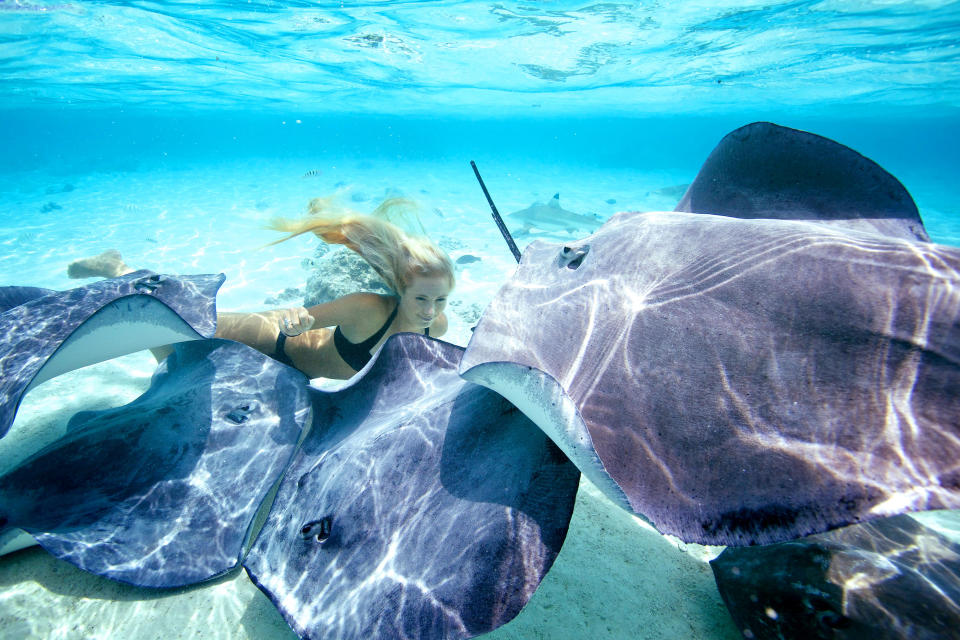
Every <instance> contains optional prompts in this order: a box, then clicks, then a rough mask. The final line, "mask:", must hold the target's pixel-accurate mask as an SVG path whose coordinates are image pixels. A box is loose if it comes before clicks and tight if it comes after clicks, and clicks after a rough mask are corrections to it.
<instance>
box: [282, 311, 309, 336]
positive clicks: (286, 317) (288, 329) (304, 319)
mask: <svg viewBox="0 0 960 640" xmlns="http://www.w3.org/2000/svg"><path fill="white" fill-rule="evenodd" d="M277 325H278V326H279V328H280V331H281V333H285V334H286V335H287V337H289V338H292V337H294V336H298V335H300V334H301V333H303V332H304V331H306V330H307V329H309V328H310V327H312V326H313V316H311V315H310V313H309V312H308V311H307V309H306V308H305V307H294V308H293V309H284V310H282V311H280V318H279V320H278V321H277Z"/></svg>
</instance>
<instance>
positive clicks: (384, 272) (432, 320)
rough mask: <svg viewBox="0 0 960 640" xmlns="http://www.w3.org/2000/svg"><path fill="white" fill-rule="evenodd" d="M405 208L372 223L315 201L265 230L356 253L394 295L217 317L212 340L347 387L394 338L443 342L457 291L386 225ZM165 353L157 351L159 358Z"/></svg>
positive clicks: (418, 242) (392, 208)
mask: <svg viewBox="0 0 960 640" xmlns="http://www.w3.org/2000/svg"><path fill="white" fill-rule="evenodd" d="M410 207H411V203H410V202H409V201H406V200H403V199H398V198H394V199H390V200H387V201H385V202H384V203H383V204H381V205H380V206H379V207H377V209H376V210H375V211H374V212H373V214H372V215H362V214H358V213H355V212H351V211H349V210H346V209H341V208H339V207H337V206H336V205H334V204H333V202H332V199H331V198H317V199H315V200H313V201H311V203H310V208H309V212H310V215H309V216H307V217H306V218H303V219H300V220H287V219H277V220H274V221H272V222H271V223H270V225H269V226H270V228H273V229H276V230H278V231H285V232H287V233H288V235H287V236H286V237H285V238H281V239H280V240H277V241H275V242H273V243H271V244H276V243H279V242H283V241H285V240H289V239H290V238H293V237H296V236H299V235H301V234H304V233H310V232H312V233H314V234H315V235H316V236H317V237H319V238H320V239H321V240H323V241H324V242H326V243H328V244H342V245H344V246H346V247H347V248H349V249H351V250H353V251H355V252H356V253H357V254H359V255H360V257H361V258H363V259H364V260H365V261H366V262H367V264H369V265H370V266H371V267H372V268H373V270H374V271H375V272H376V273H377V274H378V275H379V276H380V277H381V278H382V279H383V281H384V283H386V285H387V286H388V287H389V289H390V290H391V291H392V292H394V293H393V295H381V294H377V293H352V294H349V295H346V296H343V297H341V298H337V299H336V300H332V301H330V302H325V303H323V304H318V305H315V306H312V307H309V308H306V307H295V308H291V309H282V310H275V311H261V312H255V313H231V312H224V313H218V314H217V332H216V336H215V337H217V338H226V339H229V340H235V341H237V342H242V343H244V344H246V345H249V346H251V347H253V348H254V349H256V350H258V351H260V352H261V353H264V354H266V355H268V356H271V357H273V358H275V359H276V360H279V361H280V362H283V363H284V364H289V365H291V366H293V367H296V368H297V369H299V370H300V371H302V372H303V373H305V374H306V375H307V376H309V377H311V378H319V377H324V378H340V379H345V378H349V377H350V376H352V375H353V374H354V373H356V372H357V371H359V370H360V369H362V368H363V366H364V365H365V364H366V363H367V362H368V361H369V360H370V357H371V354H372V353H373V352H375V351H376V350H377V349H378V348H379V347H380V345H382V344H383V343H384V342H385V341H386V340H387V338H389V337H390V336H392V335H394V334H396V333H401V332H404V331H408V332H413V333H420V334H424V335H428V336H431V337H440V336H442V335H443V334H444V333H446V331H447V317H446V315H445V314H444V308H445V306H446V302H447V296H449V295H450V292H451V291H452V290H453V287H454V284H455V281H454V275H453V264H452V262H451V261H450V258H449V256H447V254H446V253H445V252H444V251H443V250H442V249H440V248H439V247H437V246H436V245H435V244H433V242H431V241H430V240H429V238H427V237H426V236H425V235H414V234H408V233H406V232H405V231H403V230H402V229H401V228H400V227H398V226H396V225H394V224H392V223H391V222H389V221H388V220H387V218H388V217H389V216H391V215H398V214H399V215H402V214H404V213H405V211H406V210H409V209H410ZM132 271H133V269H131V268H130V267H129V266H127V265H126V264H125V263H124V261H123V258H122V256H121V255H120V254H119V253H118V252H116V251H108V252H106V253H103V254H101V255H99V256H95V257H93V258H86V259H83V260H78V261H75V262H73V263H71V264H70V266H69V267H68V268H67V273H68V275H69V276H70V277H71V278H85V277H92V276H101V277H107V278H111V277H117V276H120V275H123V274H125V273H130V272H132ZM168 352H169V351H159V350H155V351H154V353H155V355H157V356H158V358H159V357H162V356H165V355H166V353H168Z"/></svg>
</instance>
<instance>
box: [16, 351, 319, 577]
mask: <svg viewBox="0 0 960 640" xmlns="http://www.w3.org/2000/svg"><path fill="white" fill-rule="evenodd" d="M310 411H311V409H310V402H309V399H308V393H307V379H306V377H305V376H304V375H303V374H302V373H300V372H298V371H296V370H295V369H292V368H290V367H286V366H284V365H281V364H279V363H277V362H274V361H273V360H270V359H269V358H266V357H265V356H263V355H262V354H260V353H258V352H256V351H254V350H253V349H251V348H249V347H247V346H244V345H241V344H239V343H236V342H230V341H225V340H208V341H196V342H187V343H183V344H179V345H176V346H175V348H174V353H173V354H172V355H170V356H169V357H167V358H165V359H164V360H163V362H162V363H161V364H160V366H159V367H158V369H157V372H156V373H155V374H154V377H153V379H152V381H151V386H150V388H149V389H148V390H147V391H146V392H145V393H144V394H143V395H142V396H141V397H139V398H138V399H136V400H135V401H133V402H131V403H130V404H127V405H125V406H122V407H118V408H115V409H110V410H106V411H95V412H92V411H91V412H80V413H78V414H76V415H75V416H74V417H73V418H72V419H71V420H70V422H69V424H68V431H67V434H66V435H65V436H64V437H63V438H61V439H60V440H58V441H56V442H55V443H53V444H52V445H50V446H48V447H46V448H45V449H43V450H41V451H39V452H38V453H36V454H35V455H34V456H32V457H31V458H29V459H27V460H26V461H24V462H23V463H22V464H20V465H19V466H18V467H16V468H14V469H13V470H11V471H10V472H9V473H7V474H5V475H4V476H2V477H0V537H3V532H4V530H5V529H6V530H9V529H12V528H14V527H16V528H19V529H23V530H25V531H27V532H29V533H31V534H32V535H33V536H34V537H35V538H36V540H37V542H38V543H39V544H40V545H41V546H42V547H43V548H45V549H46V550H47V551H49V552H50V553H52V554H53V555H54V556H56V557H58V558H61V559H63V560H66V561H67V562H70V563H71V564H74V565H76V566H77V567H79V568H81V569H83V570H85V571H89V572H91V573H94V574H97V575H101V576H104V577H107V578H111V579H114V580H119V581H121V582H127V583H130V584H134V585H138V586H144V587H177V586H183V585H189V584H194V583H197V582H201V581H204V580H208V579H210V578H213V577H216V576H218V575H220V574H222V573H224V572H226V571H229V570H230V569H232V568H234V567H236V566H237V564H238V563H239V561H240V554H241V551H242V546H243V543H244V540H245V538H246V536H247V533H248V530H249V529H250V525H251V523H252V522H253V519H254V515H255V513H256V511H257V509H258V508H259V507H260V504H261V502H262V501H263V499H264V497H265V496H266V495H267V492H268V491H269V490H270V488H271V486H272V485H273V484H274V483H275V482H276V481H277V479H278V478H279V477H280V474H281V473H282V471H283V469H284V468H285V467H286V464H287V463H288V462H289V460H290V456H291V454H292V453H293V450H294V447H295V445H296V443H297V440H298V438H299V437H300V434H301V430H302V429H303V427H305V426H306V425H308V424H309V421H310V417H311V413H310Z"/></svg>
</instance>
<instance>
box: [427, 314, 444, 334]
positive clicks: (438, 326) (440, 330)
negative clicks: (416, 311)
mask: <svg viewBox="0 0 960 640" xmlns="http://www.w3.org/2000/svg"><path fill="white" fill-rule="evenodd" d="M446 332H447V314H446V313H444V312H443V311H441V312H440V313H439V314H437V317H436V319H435V320H434V321H433V324H432V325H430V337H431V338H439V337H440V336H442V335H443V334H445V333H446Z"/></svg>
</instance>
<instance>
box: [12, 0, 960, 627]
mask: <svg viewBox="0 0 960 640" xmlns="http://www.w3.org/2000/svg"><path fill="white" fill-rule="evenodd" d="M757 120H766V121H772V122H776V123H777V124H781V125H785V126H789V127H795V128H799V129H804V130H807V131H811V132H814V133H817V134H820V135H824V136H827V137H829V138H832V139H834V140H836V141H838V142H841V143H843V144H845V145H848V146H850V147H852V148H854V149H855V150H857V151H859V152H860V153H862V154H864V155H866V156H867V157H869V158H871V159H873V160H875V161H876V162H878V163H879V164H880V165H881V166H883V167H884V168H885V169H887V170H888V171H890V172H891V173H892V174H893V175H895V176H896V177H897V178H899V179H900V180H901V182H903V184H904V185H905V186H906V188H907V189H908V191H909V192H910V193H911V195H912V196H913V197H914V199H915V200H916V202H917V204H918V206H919V209H920V212H921V215H922V217H923V220H924V223H925V225H926V226H927V229H928V231H929V233H930V235H931V237H932V238H933V240H934V241H935V242H940V243H945V244H950V245H954V246H960V215H958V213H960V180H958V175H960V2H949V1H941V0H927V1H913V2H911V1H904V2H893V1H884V0H872V1H861V0H796V1H788V0H779V1H778V0H768V1H766V2H750V1H748V2H741V1H734V0H715V1H709V0H697V1H689V0H677V1H674V2H659V1H650V2H590V1H589V0H584V1H581V2H572V1H568V0H556V1H550V0H544V1H539V2H537V1H532V0H531V1H526V2H514V1H501V2H488V1H465V0H464V1H457V0H425V1H407V2H390V1H372V0H371V1H362V2H348V1H343V2H339V1H338V2H305V1H304V2H227V1H219V2H217V1H214V2H206V3H202V4H198V3H193V2H178V1H159V0H158V1H136V2H53V1H51V2H40V1H37V2H27V1H16V0H14V1H11V0H0V281H2V283H3V284H24V285H33V286H44V287H51V288H57V289H65V288H68V287H72V286H76V285H77V281H75V280H70V279H68V278H67V277H66V264H67V263H68V262H69V261H71V260H73V259H76V258H81V257H84V256H87V255H91V254H95V253H99V252H101V251H104V250H107V249H111V248H116V249H118V250H120V251H121V252H122V253H123V255H124V257H125V258H126V259H127V261H128V262H129V263H130V264H131V265H133V266H136V267H146V268H150V269H154V270H156V271H166V272H173V273H211V272H213V273H216V272H221V271H222V272H224V273H226V274H227V278H228V279H227V282H226V284H225V286H224V288H223V290H222V294H221V296H220V297H219V298H218V303H219V305H220V307H221V308H222V309H232V310H241V309H245V310H255V309H260V308H265V307H272V306H274V307H275V306H283V305H290V304H299V301H301V300H302V296H303V293H304V283H305V279H306V275H307V269H308V265H305V260H308V259H309V257H310V256H311V255H312V252H313V250H314V248H315V241H311V240H309V239H307V238H298V239H296V240H293V241H290V242H287V243H282V244H280V245H277V246H274V247H269V248H263V245H265V244H267V243H268V242H270V241H272V240H274V239H276V236H275V234H273V233H272V232H270V231H268V230H266V229H264V228H263V225H264V223H265V222H266V221H267V220H268V219H269V218H270V217H272V216H278V215H279V216H295V215H298V214H300V213H302V212H303V211H304V209H305V206H306V203H307V201H308V200H309V199H310V198H312V197H316V196H325V195H331V194H339V197H340V198H341V199H342V200H343V201H344V202H346V203H348V204H349V205H350V206H352V207H354V208H356V209H357V210H359V211H369V210H371V209H373V208H374V207H375V206H376V204H377V203H378V202H379V201H380V200H381V199H383V198H384V197H387V196H390V195H404V196H408V197H411V198H414V199H415V200H417V201H418V202H419V203H420V205H421V208H422V216H421V217H422V219H423V222H424V224H425V226H426V227H427V228H428V230H429V231H430V234H431V236H433V237H434V238H435V239H436V240H437V241H438V242H439V243H440V244H441V246H443V247H444V248H445V249H447V250H448V251H449V252H450V254H451V256H452V257H453V258H454V259H457V258H459V257H463V256H465V255H470V256H473V257H476V258H479V260H477V261H474V262H470V263H469V264H465V265H464V266H463V267H461V268H460V270H459V271H458V273H457V277H458V286H457V289H456V291H455V293H454V296H453V299H452V301H451V307H450V311H451V313H450V316H451V330H450V334H449V336H448V337H449V338H450V340H451V341H453V342H456V343H458V344H461V345H463V344H465V343H466V341H467V340H468V339H469V327H470V326H471V323H472V322H474V321H475V319H476V316H477V315H478V314H479V313H480V312H482V309H483V307H484V306H485V305H486V304H487V302H488V301H489V300H490V299H491V298H492V296H493V295H495V293H496V290H497V288H498V287H499V286H500V285H501V284H502V283H503V282H504V281H505V280H506V279H507V278H508V277H509V276H510V273H511V272H512V269H513V265H514V262H513V258H512V256H511V255H510V253H509V251H508V250H507V247H506V245H505V244H504V242H503V240H502V239H501V238H500V236H499V233H498V231H497V229H496V227H495V226H494V224H493V221H492V220H491V217H490V212H489V208H488V206H487V202H486V200H485V199H484V197H483V194H482V192H481V191H480V189H479V186H478V185H477V182H476V180H475V178H474V175H473V172H472V170H471V168H470V166H469V162H470V161H471V160H474V161H476V162H477V164H478V166H479V168H480V171H481V173H482V174H483V176H484V179H485V180H486V182H487V186H488V187H489V189H490V192H491V195H492V196H493V198H494V200H495V202H496V203H497V206H498V207H499V209H500V210H501V212H503V213H504V214H507V213H509V212H512V211H515V210H519V209H523V208H525V207H527V206H529V205H530V204H532V203H534V202H546V201H547V200H549V199H550V198H551V197H552V196H553V195H554V194H556V193H559V194H560V201H561V203H562V205H563V207H564V208H566V209H569V210H571V211H575V212H578V213H591V214H596V215H598V216H599V217H600V218H601V219H603V218H606V217H608V216H610V215H612V214H613V213H616V212H618V211H624V210H664V209H666V210H669V209H672V208H673V207H674V205H675V204H676V202H677V200H678V199H679V197H680V195H681V194H682V192H683V188H684V186H685V185H687V184H689V183H690V182H691V181H692V180H693V178H694V176H695V175H696V173H697V171H698V169H699V167H700V165H701V163H702V162H703V161H704V160H705V159H706V157H707V155H708V154H709V152H710V150H711V149H712V148H713V147H714V146H715V145H716V144H717V142H718V141H719V140H720V139H721V138H722V137H723V136H724V135H725V134H726V133H728V132H730V131H732V130H733V129H735V128H737V127H740V126H742V125H745V124H747V123H749V122H753V121H757ZM507 220H508V224H511V225H512V229H513V230H514V231H515V232H519V229H518V228H517V226H516V225H515V224H514V223H513V222H511V220H510V217H509V216H507ZM586 232H587V230H582V229H579V230H573V231H571V232H565V231H555V232H552V233H550V234H547V235H546V236H544V235H543V234H535V235H534V236H524V235H518V244H520V246H521V248H522V247H523V246H524V244H526V243H527V242H529V241H530V239H531V238H532V237H547V238H548V239H551V240H556V241H561V242H562V241H565V240H567V239H570V238H571V237H576V236H577V235H584V234H585V233H586ZM152 367H153V362H152V360H151V359H150V358H149V355H146V354H134V355H133V356H129V357H127V358H125V359H120V360H118V361H114V362H113V363H106V364H105V365H103V366H102V367H100V368H98V369H94V370H92V371H86V372H78V373H77V375H73V374H69V375H68V376H63V377H62V379H57V380H53V381H50V382H49V383H46V384H45V385H44V386H43V387H40V388H38V389H37V391H35V392H34V393H33V394H31V396H30V400H31V403H32V404H25V405H24V408H23V409H22V410H21V417H20V419H19V422H20V423H21V424H20V426H21V428H22V429H24V430H27V429H29V428H32V427H31V425H43V428H44V429H51V430H52V431H51V433H54V432H56V429H58V428H59V427H58V426H57V425H59V424H61V423H62V422H63V421H64V420H65V419H66V417H69V415H71V414H72V413H73V412H75V411H78V410H81V409H92V408H102V407H103V406H108V405H112V404H121V403H123V402H127V401H130V400H132V399H133V398H135V397H136V396H137V395H138V394H139V393H140V392H142V390H143V389H145V388H146V385H147V383H148V381H149V376H150V374H151V373H152ZM0 462H2V461H0ZM8 462H9V461H8ZM0 466H2V465H0ZM709 553H710V552H709V550H702V549H696V548H694V545H683V544H680V543H678V542H677V541H671V540H668V539H666V538H663V537H661V536H659V535H658V534H656V533H655V532H652V531H650V530H649V529H648V528H645V527H644V526H643V525H642V524H641V523H640V522H639V521H638V520H636V519H635V518H632V517H631V516H629V515H628V514H626V513H624V512H622V511H620V510H618V509H617V508H616V507H614V506H613V505H610V504H609V503H608V502H606V501H605V499H604V498H603V497H602V496H600V494H599V493H598V492H596V491H595V490H594V489H592V487H590V486H584V487H583V488H582V490H581V492H580V496H579V497H578V503H577V510H576V512H575V515H574V521H573V522H572V524H571V531H570V536H569V538H568V540H567V543H566V544H565V547H564V551H563V552H562V553H561V556H560V559H559V560H558V562H557V565H556V566H555V567H554V569H553V570H552V571H551V573H550V574H549V575H548V576H547V579H546V580H545V581H544V584H543V585H542V586H541V588H540V590H539V591H538V592H537V594H536V595H535V597H534V599H533V600H532V601H531V603H530V605H529V606H528V607H527V609H525V610H524V612H523V613H522V614H521V616H520V617H518V618H517V620H516V621H514V622H513V623H511V624H509V625H507V626H506V627H504V628H503V629H501V630H500V631H498V632H497V633H496V634H493V635H491V637H494V636H496V637H502V638H547V637H549V638H551V639H556V638H581V637H587V636H589V637H595V638H625V637H631V638H638V637H639V638H704V639H712V638H736V637H739V634H738V632H737V630H736V629H735V628H733V627H732V623H731V622H730V620H729V618H728V617H726V616H727V614H726V612H725V610H724V609H723V605H722V603H721V602H720V600H719V597H718V596H717V595H716V592H715V588H714V587H713V584H712V576H711V574H710V570H709V567H708V566H707V565H706V564H705V563H704V562H703V558H704V557H707V556H708V555H709ZM244 580H245V579H244V578H243V577H242V575H241V576H239V577H238V576H236V575H235V576H233V578H228V579H225V580H221V581H218V582H217V583H216V584H214V585H211V586H207V587H204V588H201V589H192V590H185V591H181V592H176V593H164V594H158V593H154V592H144V591H141V590H135V589H132V588H128V587H122V586H119V585H114V584H112V583H108V582H106V581H104V580H99V579H96V578H92V577H90V576H86V575H84V574H81V573H80V572H78V571H76V570H74V569H72V568H71V567H69V566H67V565H64V564H62V563H58V562H57V561H54V560H52V559H50V558H49V557H48V556H46V554H44V553H43V552H41V551H39V550H37V549H35V548H34V549H32V550H26V551H21V552H18V553H16V554H12V555H8V556H2V557H0V630H6V631H4V632H3V633H0V635H4V634H5V633H11V634H13V635H10V636H9V637H37V638H41V637H43V638H47V637H49V638H91V637H99V638H109V637H121V636H122V637H133V638H138V639H139V638H153V637H157V638H160V637H163V638H170V637H181V636H183V637H185V636H186V635H197V636H198V637H205V638H215V637H216V638H220V637H223V638H239V637H252V638H264V637H287V634H289V631H288V630H287V629H286V627H285V625H284V624H283V621H282V620H281V619H279V616H278V615H277V614H276V612H275V611H273V609H272V608H271V607H270V606H269V603H266V602H265V599H264V598H263V597H262V596H261V595H260V594H259V592H257V591H256V589H255V588H253V587H252V586H250V585H249V584H246V583H245V582H244Z"/></svg>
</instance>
